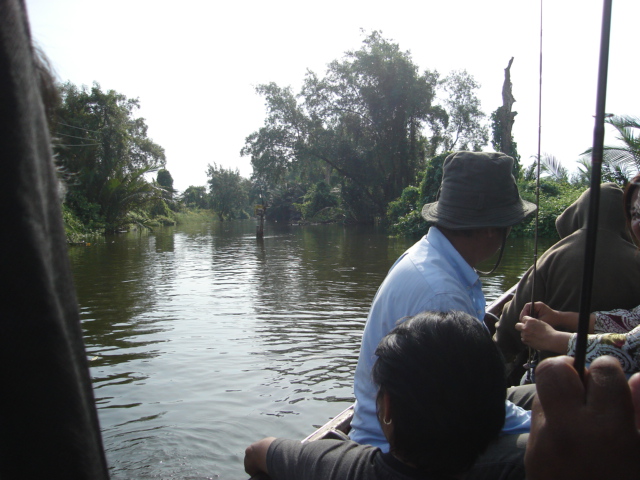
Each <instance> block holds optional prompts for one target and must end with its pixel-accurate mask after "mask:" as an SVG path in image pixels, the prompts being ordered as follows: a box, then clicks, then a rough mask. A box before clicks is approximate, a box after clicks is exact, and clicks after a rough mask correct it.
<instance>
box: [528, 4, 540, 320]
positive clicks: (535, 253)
mask: <svg viewBox="0 0 640 480" xmlns="http://www.w3.org/2000/svg"><path fill="white" fill-rule="evenodd" d="M541 145H542V0H540V75H539V87H538V155H537V156H536V159H537V172H536V207H538V208H536V224H535V233H534V242H533V272H532V278H533V284H532V288H531V316H532V317H535V311H534V310H535V308H534V307H535V296H534V294H535V291H536V287H535V285H536V268H537V263H538V218H539V217H538V213H539V208H540V147H541Z"/></svg>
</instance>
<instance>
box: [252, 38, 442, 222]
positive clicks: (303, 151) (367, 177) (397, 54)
mask: <svg viewBox="0 0 640 480" xmlns="http://www.w3.org/2000/svg"><path fill="white" fill-rule="evenodd" d="M436 81H437V75H436V74H432V73H430V72H427V73H425V74H422V75H420V74H419V73H418V69H417V67H416V66H415V65H414V64H413V62H412V60H411V57H410V54H409V53H408V52H402V51H400V48H399V46H398V45H397V44H395V43H392V42H390V41H388V40H386V39H384V38H382V36H381V34H380V33H379V32H373V33H371V34H370V35H369V36H367V37H366V38H365V40H364V41H363V46H362V48H361V49H360V50H357V51H352V52H347V53H346V55H345V58H344V60H341V61H337V60H336V61H334V62H331V63H330V64H329V66H328V69H327V73H326V75H325V76H324V77H322V78H320V77H319V76H317V75H316V74H315V73H313V72H308V74H307V76H306V78H305V81H304V85H303V88H302V91H301V93H300V95H299V96H298V97H296V96H295V95H294V94H293V92H292V91H291V89H290V88H281V87H279V86H277V85H276V84H273V83H272V84H269V85H261V86H259V87H258V88H257V91H258V93H260V94H261V95H263V96H264V97H265V99H266V105H267V118H266V120H265V126H264V127H263V128H261V129H260V130H259V131H258V132H255V133H253V134H251V135H250V136H249V137H247V139H246V143H245V147H244V148H243V149H242V152H241V153H242V154H243V155H250V156H251V162H252V165H253V168H254V173H255V174H256V175H257V176H259V177H262V178H265V179H267V180H268V182H269V183H270V184H272V185H273V184H276V183H278V182H282V181H284V179H285V178H287V174H288V173H289V172H291V171H297V172H302V171H303V170H304V169H303V166H304V167H305V168H306V169H307V170H308V171H309V172H316V173H318V172H320V173H321V174H323V175H325V180H326V172H327V166H328V167H329V168H330V170H329V171H330V172H336V173H337V174H338V175H340V177H341V179H340V182H341V184H342V185H341V191H342V196H343V203H344V204H345V207H346V208H347V211H349V212H350V213H351V215H352V217H354V218H355V219H356V220H360V221H371V220H372V218H373V216H383V215H384V212H385V209H386V205H387V203H388V202H389V201H390V200H391V199H393V198H395V197H397V196H398V195H399V194H400V192H401V191H402V189H403V188H404V187H405V186H406V185H407V184H409V183H410V182H413V181H415V175H416V173H417V171H418V169H419V168H420V167H421V166H422V162H423V159H424V151H425V144H426V142H425V140H424V138H423V137H422V135H421V130H422V128H423V123H424V121H426V120H427V119H428V117H429V115H430V114H431V113H432V112H431V101H432V99H433V97H434V91H435V84H436ZM298 99H300V101H298ZM320 179H322V178H320ZM320 179H318V178H317V177H316V178H311V176H309V175H307V176H306V177H304V178H303V177H298V178H297V180H298V181H300V180H303V181H306V182H308V183H309V184H312V183H317V181H318V180H320Z"/></svg>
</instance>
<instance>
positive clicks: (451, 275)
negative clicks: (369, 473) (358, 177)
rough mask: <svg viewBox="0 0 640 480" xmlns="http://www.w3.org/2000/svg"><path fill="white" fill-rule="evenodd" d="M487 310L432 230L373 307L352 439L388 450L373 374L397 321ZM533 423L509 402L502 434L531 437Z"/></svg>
mask: <svg viewBox="0 0 640 480" xmlns="http://www.w3.org/2000/svg"><path fill="white" fill-rule="evenodd" d="M485 306H486V302H485V298H484V294H483V293H482V283H481V282H480V278H479V277H478V274H477V273H476V271H475V270H474V269H473V268H472V267H471V266H470V265H469V264H468V263H467V262H466V261H465V260H464V259H463V258H462V256H461V255H460V253H458V251H457V250H456V249H455V248H454V247H453V245H451V242H449V240H447V238H446V237H445V236H444V235H443V234H442V232H440V230H438V229H437V228H436V227H431V228H430V229H429V232H428V233H427V235H425V236H424V237H422V238H421V239H420V240H419V241H418V242H417V243H416V244H415V245H413V246H412V247H411V248H409V250H407V251H406V252H405V253H404V254H402V256H401V257H400V258H399V259H398V260H396V262H395V263H394V264H393V266H392V267H391V269H390V270H389V273H388V274H387V276H386V278H385V279H384V281H383V282H382V285H380V288H378V291H377V293H376V296H375V297H374V299H373V303H372V304H371V310H370V311H369V316H368V318H367V323H366V325H365V328H364V334H363V336H362V346H361V347H360V356H359V358H358V365H357V367H356V373H355V376H354V391H355V396H356V406H355V414H354V417H353V421H352V422H351V428H352V430H351V431H350V432H349V436H350V437H351V439H352V440H354V441H356V442H358V443H363V444H369V445H374V446H376V447H380V448H381V449H382V450H383V451H385V452H387V451H388V450H389V444H388V443H387V440H386V439H385V437H384V434H383V433H382V429H381V428H380V423H379V422H378V418H377V415H376V404H375V399H376V394H377V387H376V386H375V385H374V383H373V381H372V380H371V370H372V368H373V364H374V363H375V360H376V356H375V350H376V347H377V346H378V343H380V340H382V338H383V337H384V336H385V335H387V334H388V333H389V332H390V331H391V330H392V329H393V328H394V327H395V326H396V322H397V321H398V320H400V319H401V318H404V317H410V316H413V315H416V314H418V313H420V312H424V311H426V310H431V311H440V312H445V311H450V310H459V311H463V312H466V313H468V314H469V315H471V316H473V317H475V318H478V319H484V313H485ZM483 325H484V322H483ZM470 408H473V406H471V405H470ZM530 421H531V413H530V412H528V411H526V410H524V409H522V408H520V407H518V406H516V405H514V404H513V403H511V402H509V401H507V414H506V418H505V425H504V427H503V429H502V432H503V433H505V434H517V433H527V432H528V431H529V428H530Z"/></svg>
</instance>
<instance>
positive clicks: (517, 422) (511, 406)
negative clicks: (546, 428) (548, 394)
mask: <svg viewBox="0 0 640 480" xmlns="http://www.w3.org/2000/svg"><path fill="white" fill-rule="evenodd" d="M530 429H531V412H530V411H528V410H525V409H524V408H522V407H519V406H517V405H516V404H515V403H512V402H510V401H509V400H506V412H505V417H504V426H503V427H502V432H501V434H503V435H519V434H521V433H529V430H530Z"/></svg>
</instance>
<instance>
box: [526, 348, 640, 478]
mask: <svg viewBox="0 0 640 480" xmlns="http://www.w3.org/2000/svg"><path fill="white" fill-rule="evenodd" d="M573 360H574V359H573V358H570V357H566V356H563V357H553V358H549V359H547V360H544V361H543V362H541V363H540V365H538V367H537V368H536V385H537V397H536V399H535V400H534V404H533V410H532V415H531V433H530V434H529V441H528V442H527V450H526V454H525V467H526V471H527V479H528V480H542V479H544V480H555V479H563V480H574V479H575V480H586V479H589V478H615V479H619V480H627V479H629V480H631V479H636V478H638V473H639V472H640V433H639V432H638V430H637V427H636V419H640V375H638V376H637V377H635V379H634V378H632V379H631V380H630V381H629V383H627V380H626V377H625V375H624V373H623V372H622V368H621V367H620V364H619V362H618V361H617V360H616V359H615V358H613V357H607V356H604V357H599V358H597V359H596V360H594V362H593V363H592V364H591V367H590V369H589V371H588V372H586V374H585V384H584V385H583V383H582V382H581V381H580V377H579V376H578V373H577V372H576V371H575V369H574V368H573ZM630 387H631V388H630ZM632 394H633V397H632Z"/></svg>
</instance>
